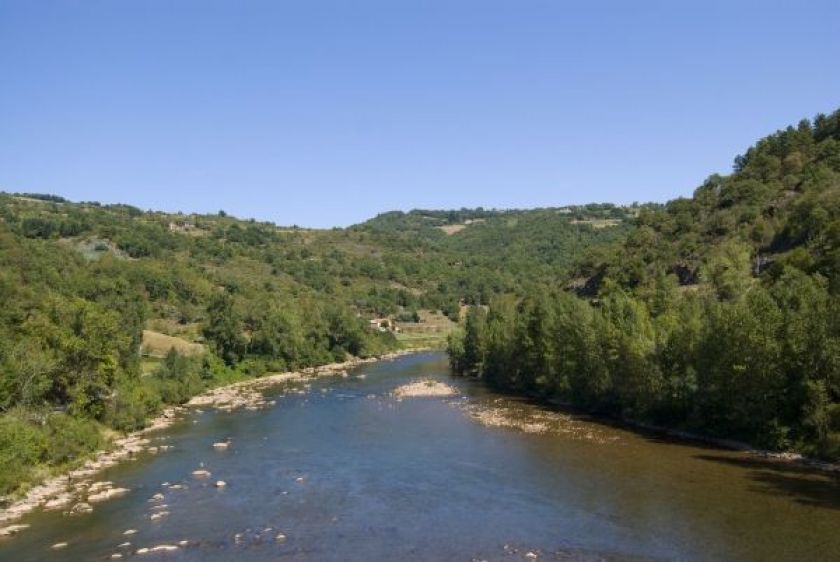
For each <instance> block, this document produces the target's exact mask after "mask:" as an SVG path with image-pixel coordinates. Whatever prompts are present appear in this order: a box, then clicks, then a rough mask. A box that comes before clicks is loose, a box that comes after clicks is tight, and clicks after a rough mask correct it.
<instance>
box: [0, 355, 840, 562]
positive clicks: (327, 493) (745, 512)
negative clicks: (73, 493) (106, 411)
mask: <svg viewBox="0 0 840 562" xmlns="http://www.w3.org/2000/svg"><path fill="white" fill-rule="evenodd" d="M359 374H363V375H365V376H364V377H363V378H359V377H358V376H357V375H359ZM420 377H429V378H434V379H439V380H445V381H446V382H447V383H449V384H452V385H454V386H456V387H457V388H458V389H459V391H460V392H461V395H460V396H458V397H455V398H451V397H450V398H440V397H438V398H408V399H404V400H402V401H397V400H395V399H394V398H393V397H391V395H390V393H391V391H393V389H394V388H395V387H396V386H398V385H400V384H405V383H407V382H410V381H412V380H416V379H418V378H420ZM276 393H277V395H278V400H277V405H276V406H274V407H272V408H270V409H268V410H262V411H258V412H239V413H217V412H214V411H210V410H208V411H205V412H202V413H197V412H194V413H191V414H190V415H189V416H187V417H186V418H185V419H184V421H183V422H181V423H179V424H177V425H176V426H174V427H172V428H170V429H168V430H166V431H164V432H161V433H160V434H157V437H158V438H159V439H161V443H164V442H165V443H167V444H171V445H174V446H175V448H174V450H172V451H171V452H167V453H163V454H160V455H157V456H152V455H148V456H144V457H143V458H141V459H140V460H137V461H134V462H130V463H127V464H123V465H121V466H119V467H115V468H113V469H111V470H108V471H106V472H103V473H102V474H101V475H100V479H102V480H112V481H114V482H115V484H116V485H117V486H124V487H127V488H130V489H131V492H130V493H129V494H128V495H126V496H124V497H122V498H118V499H115V500H112V501H109V502H107V503H104V504H98V505H97V506H96V507H95V510H94V511H93V513H91V514H87V515H79V516H73V517H67V516H63V515H61V514H60V513H36V514H33V515H31V516H29V517H27V518H25V519H24V520H23V521H22V522H23V523H29V524H31V528H29V529H27V530H26V531H24V532H23V533H22V534H21V535H19V536H17V537H14V538H10V539H5V540H4V541H3V542H1V543H0V560H3V561H10V562H11V561H25V560H72V561H76V560H106V559H110V557H111V555H112V554H114V553H123V556H124V557H123V560H125V559H132V560H158V559H177V560H245V561H251V560H254V561H256V560H260V561H263V560H307V561H310V560H311V561H322V560H324V561H329V560H359V561H368V560H464V561H470V560H473V559H476V560H531V559H533V558H529V557H528V555H529V554H532V555H536V556H537V557H538V558H537V559H538V560H672V559H677V560H756V561H765V560H827V559H840V483H838V480H837V478H836V477H834V476H830V475H827V474H822V473H818V472H812V471H807V470H803V469H799V468H796V467H793V466H787V465H783V464H776V463H771V462H766V461H762V460H760V459H755V458H751V457H748V456H746V455H744V454H741V453H735V452H730V451H722V450H718V449H714V448H704V447H699V446H696V445H689V444H685V443H673V442H665V441H661V440H659V439H657V438H654V437H650V436H644V435H638V434H635V433H631V432H627V431H623V430H620V429H615V428H612V427H609V426H606V425H602V424H597V423H592V422H589V421H586V420H580V419H575V418H570V417H568V416H563V415H559V414H552V413H548V412H546V411H544V410H542V409H540V408H537V407H535V406H532V405H529V404H526V403H524V402H520V401H514V400H510V399H506V398H502V397H499V396H497V395H494V394H492V393H490V392H488V391H486V390H484V389H483V388H482V387H481V386H480V385H478V384H476V383H473V382H470V381H466V380H462V379H452V378H450V376H449V372H448V369H447V366H446V361H445V357H444V356H443V355H442V354H439V353H428V354H420V355H414V356H408V357H404V358H401V359H398V360H396V361H393V362H381V363H377V364H373V365H366V366H364V367H361V368H359V369H358V370H356V371H354V372H352V373H351V376H350V377H348V378H341V377H329V378H323V379H318V380H316V381H314V382H313V383H312V386H311V388H310V389H309V390H308V391H307V392H306V393H305V394H297V393H284V392H283V391H282V390H281V389H278V390H277V391H276ZM226 438H230V439H231V446H230V447H229V449H228V450H225V451H217V450H214V449H213V447H212V443H214V442H217V441H222V440H224V439H226ZM202 464H203V466H204V467H205V468H207V469H208V470H210V471H211V472H212V477H211V478H210V479H209V480H207V481H202V480H199V479H196V478H194V477H193V476H192V475H191V472H192V471H193V470H195V469H196V468H198V467H199V466H202ZM217 479H222V480H225V481H226V482H227V484H228V485H227V486H226V487H225V488H221V489H217V488H215V487H214V486H213V485H212V483H213V482H215V481H216V480H217ZM164 482H168V483H169V484H170V485H172V484H181V485H183V486H184V488H183V489H172V488H170V487H165V486H162V483H164ZM158 492H161V493H163V494H164V499H163V503H165V504H166V505H167V506H168V507H167V508H166V510H167V511H169V512H170V514H169V515H168V516H167V517H165V518H162V519H159V520H157V521H151V520H150V519H149V517H150V514H151V513H153V512H154V510H153V509H152V508H153V506H154V505H155V502H150V501H149V498H151V496H153V495H154V494H156V493H158ZM128 529H136V530H137V533H136V534H133V535H130V536H126V535H124V534H123V533H124V531H126V530H128ZM279 533H282V534H283V535H285V540H284V541H282V542H278V541H277V539H276V537H277V535H278V534H279ZM126 541H129V542H131V546H130V547H122V548H120V547H118V545H120V544H121V543H124V542H126ZM179 541H188V544H187V545H186V546H183V547H180V548H179V549H178V550H177V551H176V552H172V553H165V554H161V553H148V554H136V551H137V550H138V549H140V548H144V547H154V546H156V545H161V544H177V543H178V542H179ZM59 542H67V543H68V546H67V547H66V548H65V549H63V550H58V551H53V550H51V549H50V546H51V545H53V544H55V543H59Z"/></svg>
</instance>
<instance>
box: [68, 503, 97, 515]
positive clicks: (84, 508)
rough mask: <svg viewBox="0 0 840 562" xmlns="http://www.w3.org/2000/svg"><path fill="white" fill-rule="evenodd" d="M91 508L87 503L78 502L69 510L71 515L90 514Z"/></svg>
mask: <svg viewBox="0 0 840 562" xmlns="http://www.w3.org/2000/svg"><path fill="white" fill-rule="evenodd" d="M91 511H93V507H92V506H91V505H90V504H89V503H85V502H79V503H77V504H76V505H74V506H73V507H72V508H71V509H70V514H71V515H78V514H80V513H90V512H91Z"/></svg>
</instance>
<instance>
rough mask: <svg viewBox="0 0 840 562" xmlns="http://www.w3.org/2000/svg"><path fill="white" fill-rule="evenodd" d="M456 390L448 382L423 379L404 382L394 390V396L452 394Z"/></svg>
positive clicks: (414, 396)
mask: <svg viewBox="0 0 840 562" xmlns="http://www.w3.org/2000/svg"><path fill="white" fill-rule="evenodd" d="M455 394H458V391H457V390H456V389H455V388H453V387H451V386H449V385H448V384H445V383H442V382H440V381H436V380H432V379H425V380H419V381H415V382H412V383H408V384H404V385H402V386H400V387H397V389H396V390H394V392H393V395H394V396H395V397H396V398H416V397H421V396H452V395H455Z"/></svg>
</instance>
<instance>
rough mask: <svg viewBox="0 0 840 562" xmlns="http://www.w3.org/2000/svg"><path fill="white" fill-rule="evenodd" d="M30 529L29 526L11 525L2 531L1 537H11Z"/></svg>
mask: <svg viewBox="0 0 840 562" xmlns="http://www.w3.org/2000/svg"><path fill="white" fill-rule="evenodd" d="M28 528H29V525H9V526H8V527H3V528H2V529H0V537H11V536H12V535H16V534H18V533H20V532H21V531H23V530H24V529H28Z"/></svg>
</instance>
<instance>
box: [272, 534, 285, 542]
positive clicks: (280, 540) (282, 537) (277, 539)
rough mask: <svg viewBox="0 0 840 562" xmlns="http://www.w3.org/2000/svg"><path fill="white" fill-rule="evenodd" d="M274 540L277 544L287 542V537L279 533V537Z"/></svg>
mask: <svg viewBox="0 0 840 562" xmlns="http://www.w3.org/2000/svg"><path fill="white" fill-rule="evenodd" d="M274 540H276V541H277V542H286V535H285V534H283V533H277V536H276V537H274Z"/></svg>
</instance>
